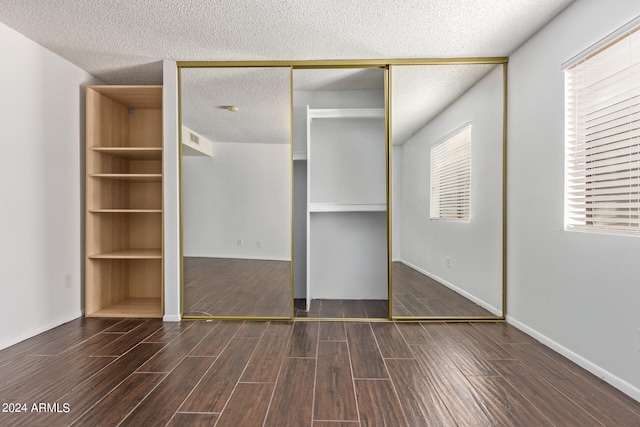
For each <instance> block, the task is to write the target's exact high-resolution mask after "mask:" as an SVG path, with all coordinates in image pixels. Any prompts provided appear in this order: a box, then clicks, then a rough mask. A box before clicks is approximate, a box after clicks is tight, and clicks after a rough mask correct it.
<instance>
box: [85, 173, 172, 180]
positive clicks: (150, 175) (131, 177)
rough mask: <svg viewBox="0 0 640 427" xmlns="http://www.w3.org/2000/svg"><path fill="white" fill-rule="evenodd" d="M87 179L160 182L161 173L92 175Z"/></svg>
mask: <svg viewBox="0 0 640 427" xmlns="http://www.w3.org/2000/svg"><path fill="white" fill-rule="evenodd" d="M89 177H90V178H104V179H118V180H122V181H162V174H161V173H92V174H89Z"/></svg>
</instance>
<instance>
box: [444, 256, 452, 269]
mask: <svg viewBox="0 0 640 427" xmlns="http://www.w3.org/2000/svg"><path fill="white" fill-rule="evenodd" d="M445 262H446V264H447V268H451V258H449V257H447V258H445Z"/></svg>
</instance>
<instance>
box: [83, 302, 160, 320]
mask: <svg viewBox="0 0 640 427" xmlns="http://www.w3.org/2000/svg"><path fill="white" fill-rule="evenodd" d="M87 316H89V317H142V318H158V317H162V300H161V298H127V299H125V300H122V301H118V302H117V303H115V304H111V305H110V306H108V307H104V308H102V309H100V310H98V311H94V312H93V313H91V314H87Z"/></svg>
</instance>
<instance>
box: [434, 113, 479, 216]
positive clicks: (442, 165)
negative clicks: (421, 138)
mask: <svg viewBox="0 0 640 427" xmlns="http://www.w3.org/2000/svg"><path fill="white" fill-rule="evenodd" d="M470 200H471V123H467V124H465V125H464V126H462V127H461V128H459V129H457V130H455V131H454V132H453V133H452V134H451V135H449V136H447V137H445V138H444V139H443V140H442V141H440V142H438V143H436V144H435V145H434V146H433V147H431V206H430V218H431V219H443V220H448V221H467V222H468V221H469V219H470V217H471V212H470V211H471V202H470Z"/></svg>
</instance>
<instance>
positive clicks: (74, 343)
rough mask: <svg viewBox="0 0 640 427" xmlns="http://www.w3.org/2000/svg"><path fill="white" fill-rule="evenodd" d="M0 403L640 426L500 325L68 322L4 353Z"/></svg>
mask: <svg viewBox="0 0 640 427" xmlns="http://www.w3.org/2000/svg"><path fill="white" fill-rule="evenodd" d="M0 403H1V404H2V405H3V407H2V408H1V409H2V412H0V425H1V426H67V425H74V426H116V425H120V426H165V425H166V426H217V427H221V426H235V427H254V426H255V427H259V426H277V427H305V426H309V427H338V426H347V427H357V426H362V427H365V426H394V427H395V426H411V427H414V426H481V425H482V426H573V425H575V426H637V425H640V403H639V402H636V401H634V400H633V399H631V398H630V397H628V396H626V395H624V394H622V393H621V392H619V391H618V390H616V389H614V388H613V387H611V386H609V385H608V384H606V383H604V382H603V381H601V380H600V379H598V378H597V377H595V376H593V375H590V374H589V373H587V372H586V371H584V370H582V369H581V368H579V367H577V366H576V365H575V364H573V363H571V362H569V361H568V360H566V359H564V358H562V357H561V356H559V355H558V354H557V353H554V352H553V351H551V350H549V349H548V348H546V347H544V346H542V345H541V344H539V343H538V342H536V341H534V340H533V339H531V338H530V337H528V336H527V335H525V334H523V333H521V332H520V331H518V330H517V329H515V328H513V327H511V326H509V325H507V324H504V323H476V324H471V323H448V324H447V323H440V324H433V323H391V322H388V323H375V322H374V323H369V322H344V323H343V322H314V321H298V322H270V323H269V322H231V321H227V322H224V321H222V322H219V321H183V322H181V323H162V322H161V321H159V320H142V319H140V320H138V319H124V320H114V319H96V318H91V319H78V320H75V321H73V322H70V323H67V324H65V325H62V326H60V327H58V328H55V329H53V330H51V331H48V332H46V333H44V334H41V335H39V336H37V337H34V338H32V339H29V340H26V341H23V342H22V343H19V344H17V345H15V346H13V347H10V348H7V349H5V350H2V351H0ZM34 404H35V406H34ZM18 410H20V411H21V412H17V411H18ZM9 411H13V412H9Z"/></svg>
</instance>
